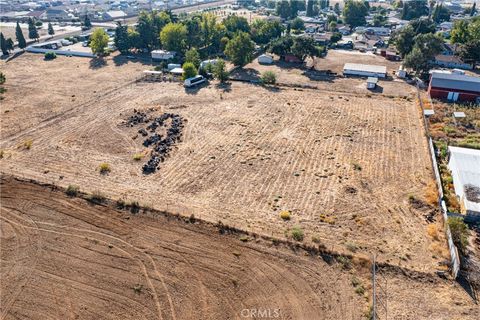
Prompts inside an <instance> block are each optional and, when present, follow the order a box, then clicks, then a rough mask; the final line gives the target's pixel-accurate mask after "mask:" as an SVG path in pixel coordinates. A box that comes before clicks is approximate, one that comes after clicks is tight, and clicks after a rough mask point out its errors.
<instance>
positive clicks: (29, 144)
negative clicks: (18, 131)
mask: <svg viewBox="0 0 480 320" xmlns="http://www.w3.org/2000/svg"><path fill="white" fill-rule="evenodd" d="M32 144H33V140H32V139H28V140H25V141H24V142H23V147H24V148H25V149H27V150H30V149H31V148H32Z"/></svg>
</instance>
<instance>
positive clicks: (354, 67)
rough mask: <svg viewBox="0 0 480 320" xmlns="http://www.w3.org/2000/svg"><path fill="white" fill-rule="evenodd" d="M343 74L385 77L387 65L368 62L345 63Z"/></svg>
mask: <svg viewBox="0 0 480 320" xmlns="http://www.w3.org/2000/svg"><path fill="white" fill-rule="evenodd" d="M343 74H344V75H348V76H362V77H374V78H385V77H386V76H387V67H386V66H376V65H370V64H359V63H345V66H344V67H343Z"/></svg>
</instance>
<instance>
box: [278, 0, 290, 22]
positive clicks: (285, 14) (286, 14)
mask: <svg viewBox="0 0 480 320" xmlns="http://www.w3.org/2000/svg"><path fill="white" fill-rule="evenodd" d="M276 12H277V15H278V16H280V17H281V18H282V19H288V18H290V15H291V11H290V3H289V2H288V1H287V0H281V1H279V2H277V7H276Z"/></svg>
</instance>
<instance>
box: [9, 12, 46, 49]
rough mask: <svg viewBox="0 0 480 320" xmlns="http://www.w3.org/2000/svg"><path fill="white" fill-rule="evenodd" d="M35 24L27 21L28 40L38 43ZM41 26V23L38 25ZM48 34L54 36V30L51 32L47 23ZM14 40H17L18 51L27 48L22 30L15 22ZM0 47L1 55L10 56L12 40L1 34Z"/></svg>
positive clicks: (29, 20)
mask: <svg viewBox="0 0 480 320" xmlns="http://www.w3.org/2000/svg"><path fill="white" fill-rule="evenodd" d="M37 24H38V23H35V21H34V20H33V19H31V18H30V19H28V38H29V39H31V40H35V41H38V39H39V38H40V36H39V34H38V30H37ZM40 25H41V23H40ZM47 30H48V34H49V35H54V34H55V30H53V26H52V24H51V23H50V22H49V23H48V27H47ZM15 38H16V40H17V45H18V47H19V48H20V49H25V48H26V46H27V41H26V40H25V36H24V35H23V30H22V28H21V27H20V24H19V23H18V22H17V25H16V27H15ZM0 46H1V50H2V54H3V55H8V54H10V52H11V51H13V50H14V46H15V45H14V41H13V39H12V38H5V36H4V35H3V33H1V34H0Z"/></svg>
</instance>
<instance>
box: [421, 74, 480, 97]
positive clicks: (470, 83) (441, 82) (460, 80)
mask: <svg viewBox="0 0 480 320" xmlns="http://www.w3.org/2000/svg"><path fill="white" fill-rule="evenodd" d="M430 84H431V86H432V87H437V88H445V89H456V90H464V91H473V92H478V93H480V77H472V76H467V75H464V74H453V73H440V72H432V77H431V80H430Z"/></svg>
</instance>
